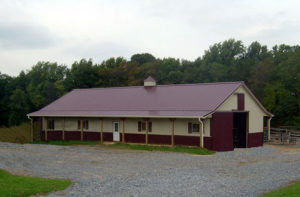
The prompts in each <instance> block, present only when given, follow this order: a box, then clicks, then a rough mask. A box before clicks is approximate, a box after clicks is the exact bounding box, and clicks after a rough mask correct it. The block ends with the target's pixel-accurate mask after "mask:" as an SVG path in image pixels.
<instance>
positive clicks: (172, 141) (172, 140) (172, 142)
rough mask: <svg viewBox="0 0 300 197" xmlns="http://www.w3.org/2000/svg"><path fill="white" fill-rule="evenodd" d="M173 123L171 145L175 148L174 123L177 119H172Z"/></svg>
mask: <svg viewBox="0 0 300 197" xmlns="http://www.w3.org/2000/svg"><path fill="white" fill-rule="evenodd" d="M170 121H171V145H172V146H174V122H175V118H170Z"/></svg>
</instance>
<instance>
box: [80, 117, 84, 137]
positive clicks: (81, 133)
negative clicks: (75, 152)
mask: <svg viewBox="0 0 300 197" xmlns="http://www.w3.org/2000/svg"><path fill="white" fill-rule="evenodd" d="M80 124H81V125H80V126H81V130H80V140H81V141H83V120H82V118H81V119H80Z"/></svg>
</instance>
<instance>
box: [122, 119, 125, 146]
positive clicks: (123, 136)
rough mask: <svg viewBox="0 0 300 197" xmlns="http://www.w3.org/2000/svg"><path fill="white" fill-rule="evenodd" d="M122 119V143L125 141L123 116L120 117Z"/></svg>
mask: <svg viewBox="0 0 300 197" xmlns="http://www.w3.org/2000/svg"><path fill="white" fill-rule="evenodd" d="M121 121H122V143H125V118H121Z"/></svg>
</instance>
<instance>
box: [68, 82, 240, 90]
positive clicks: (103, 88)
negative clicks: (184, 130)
mask: <svg viewBox="0 0 300 197" xmlns="http://www.w3.org/2000/svg"><path fill="white" fill-rule="evenodd" d="M244 83H245V82H244V81H230V82H208V83H185V84H164V85H157V86H155V87H169V86H195V85H218V84H244ZM129 88H144V86H119V87H97V88H75V89H73V90H74V91H75V90H76V91H82V90H105V89H106V90H107V89H129ZM73 90H72V91H73Z"/></svg>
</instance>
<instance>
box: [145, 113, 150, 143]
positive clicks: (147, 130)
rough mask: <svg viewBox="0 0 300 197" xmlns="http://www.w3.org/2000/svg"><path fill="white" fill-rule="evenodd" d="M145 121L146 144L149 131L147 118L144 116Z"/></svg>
mask: <svg viewBox="0 0 300 197" xmlns="http://www.w3.org/2000/svg"><path fill="white" fill-rule="evenodd" d="M144 120H145V121H146V136H145V142H146V144H148V132H149V118H144Z"/></svg>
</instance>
